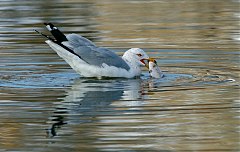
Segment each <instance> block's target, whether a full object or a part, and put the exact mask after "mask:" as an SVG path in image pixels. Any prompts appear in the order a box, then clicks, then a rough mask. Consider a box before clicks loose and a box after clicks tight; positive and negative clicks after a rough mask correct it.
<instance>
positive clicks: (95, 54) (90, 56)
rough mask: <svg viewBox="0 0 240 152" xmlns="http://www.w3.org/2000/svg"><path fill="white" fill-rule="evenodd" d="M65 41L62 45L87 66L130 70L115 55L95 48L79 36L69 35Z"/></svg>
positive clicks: (106, 50) (104, 49)
mask: <svg viewBox="0 0 240 152" xmlns="http://www.w3.org/2000/svg"><path fill="white" fill-rule="evenodd" d="M67 39H68V41H64V42H62V44H63V45H65V46H67V47H68V48H70V49H71V50H73V52H74V53H76V54H77V55H79V56H80V57H81V58H82V59H83V60H84V61H86V62H87V63H88V64H91V65H96V66H100V67H101V66H102V64H103V63H105V64H107V65H109V66H115V67H117V68H123V69H126V70H129V69H130V67H129V66H128V64H127V63H126V62H125V61H124V60H123V59H122V58H121V57H119V56H118V55H117V54H115V53H114V52H112V51H110V50H108V49H106V48H101V47H97V46H96V45H95V44H94V43H93V42H91V41H90V40H88V39H86V38H84V37H82V36H80V35H77V34H69V35H67Z"/></svg>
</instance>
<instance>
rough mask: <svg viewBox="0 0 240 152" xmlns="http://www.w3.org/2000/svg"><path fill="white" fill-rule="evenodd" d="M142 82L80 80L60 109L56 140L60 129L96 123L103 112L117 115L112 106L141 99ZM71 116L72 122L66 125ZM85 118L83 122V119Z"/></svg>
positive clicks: (54, 126)
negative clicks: (61, 126)
mask: <svg viewBox="0 0 240 152" xmlns="http://www.w3.org/2000/svg"><path fill="white" fill-rule="evenodd" d="M140 86H141V79H129V80H127V79H126V80H122V79H119V80H117V81H116V80H114V79H113V80H94V79H77V80H76V81H74V84H73V85H72V87H71V89H70V90H68V91H67V93H66V97H64V98H63V101H62V102H60V103H58V104H57V105H56V111H55V112H54V115H53V118H54V119H53V120H52V121H53V122H55V121H56V122H55V123H54V124H53V125H52V127H51V129H50V130H51V132H52V135H53V136H55V135H56V132H55V129H56V126H60V125H64V124H66V123H67V124H75V123H76V124H80V123H94V121H96V120H95V119H92V118H93V117H96V116H98V115H100V114H101V113H102V112H103V111H106V112H107V111H114V109H113V107H112V105H111V104H112V102H114V101H118V100H135V99H139V98H142V97H141V96H142V95H141V88H140ZM65 116H67V119H68V121H67V122H64V121H63V120H64V119H66V118H64V117H65ZM81 118H83V119H81Z"/></svg>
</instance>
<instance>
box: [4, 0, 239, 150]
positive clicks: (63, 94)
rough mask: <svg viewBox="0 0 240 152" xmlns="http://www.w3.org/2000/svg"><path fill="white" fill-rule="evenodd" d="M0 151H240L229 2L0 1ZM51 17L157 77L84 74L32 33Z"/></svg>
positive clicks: (235, 30)
mask: <svg viewBox="0 0 240 152" xmlns="http://www.w3.org/2000/svg"><path fill="white" fill-rule="evenodd" d="M0 4H1V5H0V22H1V24H0V151H11V152H30V151H31V152H32V151H39V152H55V151H59V152H65V151H88V152H90V151H93V152H94V151H104V152H105V151H129V152H137V151H146V152H148V151H163V152H176V151H184V152H185V151H209V152H212V151H221V152H226V151H234V152H235V151H239V150H240V144H239V142H240V127H239V125H240V123H239V122H240V121H239V118H240V117H239V110H240V108H239V107H240V94H239V81H240V79H239V74H240V72H239V70H240V66H239V65H240V64H239V55H240V53H239V48H240V33H239V19H240V12H239V5H240V2H239V1H237V0H211V1H210V0H209V1H207V0H201V1H194V0H184V1H167V0H159V1H155V0H148V1H143V0H122V1H110V0H101V1H97V0H79V1H76V0H71V1H67V0H61V1H60V0H52V1H47V0H42V1H31V0H21V1H14V0H2V1H1V2H0ZM47 21H51V22H53V23H55V24H56V25H57V26H59V27H60V29H62V30H63V31H65V33H67V34H68V33H78V34H81V35H83V36H85V37H87V38H89V39H91V40H92V41H94V42H95V43H96V44H97V45H100V46H104V47H108V48H112V49H114V50H115V51H116V53H118V54H119V55H122V54H123V52H124V51H125V50H126V49H128V48H131V47H140V48H143V49H144V50H145V51H146V52H147V53H148V54H149V56H151V57H154V58H156V59H157V61H158V63H159V65H160V67H161V69H162V70H163V71H164V73H165V77H164V78H163V79H151V78H150V77H149V75H148V72H147V71H146V69H143V75H142V76H141V78H139V79H105V80H97V79H86V78H83V77H81V76H79V75H78V74H76V73H75V72H74V71H73V70H71V69H70V67H69V66H68V65H67V64H66V63H65V62H64V61H63V60H62V59H60V57H58V56H57V55H56V54H55V53H54V52H53V51H52V50H51V49H50V48H49V47H48V46H47V45H46V44H44V39H43V38H42V37H40V36H38V35H37V34H36V33H34V31H33V29H37V30H40V31H43V32H45V33H47V31H46V29H45V28H44V27H43V25H42V23H43V22H47Z"/></svg>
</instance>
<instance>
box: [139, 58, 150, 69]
mask: <svg viewBox="0 0 240 152" xmlns="http://www.w3.org/2000/svg"><path fill="white" fill-rule="evenodd" d="M145 60H147V63H145ZM140 61H141V62H142V64H143V65H144V66H145V67H147V68H148V69H149V64H148V62H149V59H141V60H140Z"/></svg>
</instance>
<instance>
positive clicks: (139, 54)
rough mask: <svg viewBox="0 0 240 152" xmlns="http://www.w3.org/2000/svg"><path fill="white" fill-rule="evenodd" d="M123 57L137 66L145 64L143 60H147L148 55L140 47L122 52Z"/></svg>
mask: <svg viewBox="0 0 240 152" xmlns="http://www.w3.org/2000/svg"><path fill="white" fill-rule="evenodd" d="M123 59H125V60H126V61H128V62H130V63H132V64H135V65H138V66H141V65H143V66H147V64H146V63H145V60H148V59H149V57H148V55H147V54H146V53H145V52H144V51H143V50H142V49H140V48H131V49H129V50H127V51H126V52H125V53H124V54H123Z"/></svg>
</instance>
